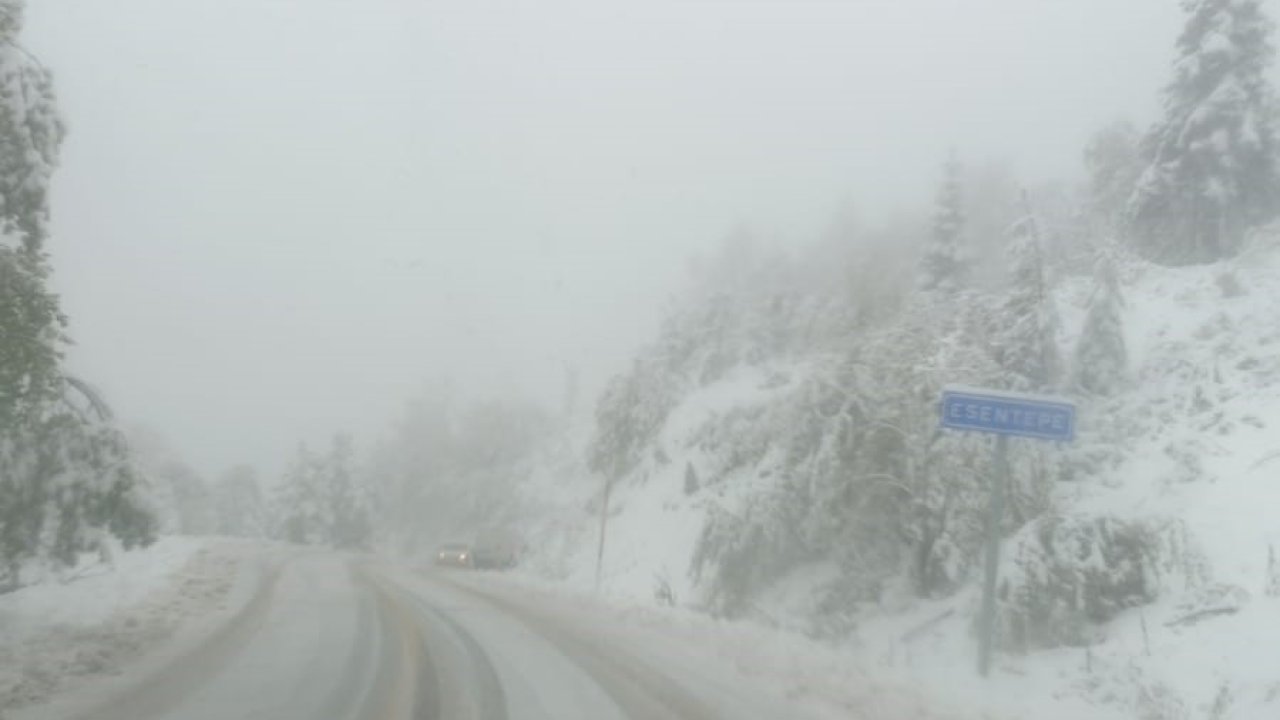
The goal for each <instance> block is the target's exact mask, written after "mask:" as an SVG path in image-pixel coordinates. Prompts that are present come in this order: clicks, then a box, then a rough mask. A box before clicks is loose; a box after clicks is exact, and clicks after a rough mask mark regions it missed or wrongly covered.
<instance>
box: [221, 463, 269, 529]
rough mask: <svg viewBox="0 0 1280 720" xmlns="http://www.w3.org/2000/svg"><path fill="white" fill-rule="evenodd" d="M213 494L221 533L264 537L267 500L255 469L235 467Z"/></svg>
mask: <svg viewBox="0 0 1280 720" xmlns="http://www.w3.org/2000/svg"><path fill="white" fill-rule="evenodd" d="M213 494H214V506H215V509H216V511H217V513H216V514H217V523H218V527H217V531H218V533H219V534H221V535H232V536H237V537H261V536H263V535H264V534H265V533H266V529H267V528H266V524H267V523H266V501H265V500H264V499H263V496H262V487H261V485H260V484H259V483H258V474H257V473H256V472H254V469H253V468H251V467H249V466H248V465H238V466H236V467H234V468H232V469H231V470H229V471H228V472H227V473H226V475H224V476H223V477H222V478H221V479H220V480H219V481H218V483H217V485H215V486H214V493H213Z"/></svg>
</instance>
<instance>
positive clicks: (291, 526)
mask: <svg viewBox="0 0 1280 720" xmlns="http://www.w3.org/2000/svg"><path fill="white" fill-rule="evenodd" d="M322 492H323V490H322V486H321V473H320V462H319V460H318V458H316V456H315V455H314V454H312V452H311V451H310V450H309V449H308V448H307V446H306V445H305V444H301V445H299V446H298V450H297V452H296V453H295V456H294V459H293V462H292V463H291V464H290V465H289V467H288V469H287V470H285V474H284V477H283V478H282V479H281V482H280V485H279V488H278V490H277V492H276V497H275V500H274V505H275V508H274V513H273V514H274V516H275V522H274V525H275V533H274V534H275V535H276V537H278V538H280V539H281V540H285V541H287V542H292V543H300V544H314V543H320V542H323V541H324V539H325V538H324V531H323V528H324V525H325V522H324V514H323V505H324V503H323V499H322V497H321V493H322Z"/></svg>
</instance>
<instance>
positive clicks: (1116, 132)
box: [1084, 121, 1143, 235]
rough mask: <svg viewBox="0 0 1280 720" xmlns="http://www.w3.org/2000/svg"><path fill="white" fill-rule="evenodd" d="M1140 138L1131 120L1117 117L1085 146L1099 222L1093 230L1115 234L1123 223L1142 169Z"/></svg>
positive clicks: (1094, 211) (1092, 207) (1093, 211)
mask: <svg viewBox="0 0 1280 720" xmlns="http://www.w3.org/2000/svg"><path fill="white" fill-rule="evenodd" d="M1141 139H1142V138H1141V134H1140V133H1139V132H1138V129H1137V128H1136V127H1134V125H1133V124H1132V123H1129V122H1125V121H1117V122H1113V123H1110V124H1108V125H1106V126H1104V127H1103V128H1101V129H1100V130H1098V131H1097V132H1096V133H1094V135H1093V137H1091V138H1090V139H1089V143H1088V144H1087V145H1086V146H1085V149H1084V165H1085V169H1086V170H1088V172H1089V210H1090V214H1091V216H1092V217H1093V218H1094V219H1095V220H1096V222H1097V225H1096V226H1095V228H1094V232H1098V231H1102V232H1104V233H1107V234H1109V235H1114V234H1115V233H1116V232H1117V231H1118V230H1119V229H1120V227H1121V226H1122V224H1123V222H1124V217H1125V215H1124V214H1125V210H1126V208H1127V207H1128V204H1129V199H1130V198H1132V197H1133V190H1134V188H1135V187H1136V186H1137V183H1138V178H1139V177H1140V176H1141V175H1142V171H1143V165H1142V158H1141V155H1140V153H1139V145H1140V141H1141Z"/></svg>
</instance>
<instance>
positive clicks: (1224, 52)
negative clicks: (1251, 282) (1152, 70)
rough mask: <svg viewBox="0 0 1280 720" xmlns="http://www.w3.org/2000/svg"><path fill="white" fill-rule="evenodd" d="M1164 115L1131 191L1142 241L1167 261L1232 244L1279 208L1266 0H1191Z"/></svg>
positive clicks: (1193, 259)
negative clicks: (1264, 3) (1137, 181)
mask: <svg viewBox="0 0 1280 720" xmlns="http://www.w3.org/2000/svg"><path fill="white" fill-rule="evenodd" d="M1183 5H1184V7H1185V9H1186V10H1187V13H1188V17H1187V24H1186V27H1185V29H1184V30H1183V32H1182V35H1181V36H1180V37H1179V38H1178V42H1177V54H1178V57H1177V60H1176V61H1175V63H1174V78H1173V81H1172V82H1171V83H1170V84H1169V85H1168V86H1167V87H1166V88H1165V91H1164V118H1163V120H1161V121H1160V122H1159V123H1158V124H1157V125H1156V126H1155V127H1153V128H1152V129H1151V130H1150V131H1149V133H1148V134H1147V136H1146V138H1145V139H1144V141H1143V150H1144V152H1145V153H1146V156H1147V159H1148V160H1149V165H1148V167H1147V169H1146V171H1145V172H1144V173H1143V175H1142V178H1141V179H1140V181H1139V183H1138V187H1137V188H1136V190H1135V191H1134V195H1133V198H1132V201H1131V203H1130V207H1129V224H1130V230H1131V235H1132V241H1133V243H1134V245H1135V248H1136V250H1138V251H1139V252H1140V253H1142V254H1143V255H1145V256H1146V257H1148V258H1151V259H1153V260H1156V261H1158V262H1162V263H1166V264H1175V265H1179V264H1191V263H1202V262H1212V261H1214V260H1217V259H1219V258H1222V257H1227V256H1230V255H1231V254H1233V253H1234V252H1235V251H1236V250H1237V249H1238V247H1239V245H1240V242H1241V240H1242V239H1243V237H1244V233H1245V231H1247V230H1248V229H1249V228H1251V227H1254V226H1257V225H1259V224H1261V223H1264V222H1267V221H1269V220H1271V219H1272V218H1274V217H1275V216H1276V214H1277V212H1280V178H1278V177H1277V166H1276V159H1277V158H1276V129H1275V119H1276V107H1275V102H1274V92H1273V90H1272V87H1271V84H1270V82H1269V81H1268V78H1267V75H1268V73H1269V72H1270V71H1271V64H1272V56H1273V54H1274V49H1273V47H1272V40H1271V37H1272V33H1273V30H1274V28H1273V25H1272V23H1271V21H1270V20H1269V19H1268V18H1267V17H1266V16H1265V15H1264V14H1263V12H1262V7H1261V5H1262V3H1261V0H1185V1H1184V3H1183Z"/></svg>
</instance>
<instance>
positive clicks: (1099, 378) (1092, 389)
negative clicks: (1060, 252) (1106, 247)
mask: <svg viewBox="0 0 1280 720" xmlns="http://www.w3.org/2000/svg"><path fill="white" fill-rule="evenodd" d="M1095 276H1096V279H1097V286H1096V287H1095V288H1094V291H1093V297H1092V298H1090V300H1089V309H1088V311H1087V313H1086V315H1085V320H1084V327H1083V328H1082V329H1081V331H1080V337H1079V339H1078V340H1077V341H1076V349H1075V357H1074V360H1073V363H1072V368H1071V374H1072V384H1073V385H1074V386H1075V387H1076V388H1077V389H1079V390H1081V391H1083V392H1086V393H1090V394H1095V395H1108V394H1110V393H1112V392H1114V391H1115V390H1116V389H1117V388H1119V387H1120V386H1121V384H1122V383H1123V382H1124V377H1125V370H1126V367H1127V365H1128V361H1129V358H1128V353H1127V351H1126V349H1125V341H1124V318H1123V315H1122V312H1123V309H1124V296H1123V295H1122V294H1121V291H1120V280H1119V277H1118V276H1117V273H1116V267H1115V263H1114V262H1113V261H1112V260H1111V259H1110V258H1107V257H1104V258H1102V259H1100V260H1099V261H1098V265H1097V270H1096V271H1095Z"/></svg>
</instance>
